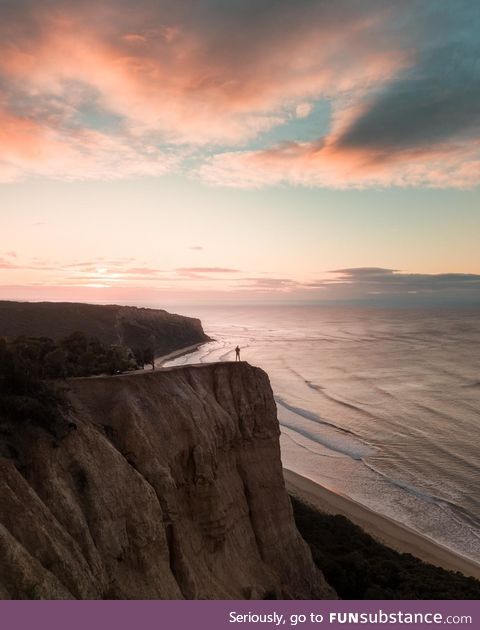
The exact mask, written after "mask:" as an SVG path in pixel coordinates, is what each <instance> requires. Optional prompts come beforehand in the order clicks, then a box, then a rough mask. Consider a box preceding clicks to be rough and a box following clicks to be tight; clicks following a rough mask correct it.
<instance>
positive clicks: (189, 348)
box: [155, 339, 211, 367]
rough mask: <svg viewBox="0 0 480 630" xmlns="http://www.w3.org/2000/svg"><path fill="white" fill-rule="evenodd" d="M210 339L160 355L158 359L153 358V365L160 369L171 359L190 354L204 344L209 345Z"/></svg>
mask: <svg viewBox="0 0 480 630" xmlns="http://www.w3.org/2000/svg"><path fill="white" fill-rule="evenodd" d="M210 341H211V339H210V340H208V341H200V342H199V343H194V344H192V345H191V346H185V348H179V349H178V350H174V351H173V352H169V353H168V354H164V355H161V356H159V357H155V365H157V361H158V367H162V366H163V365H164V364H165V363H166V362H167V361H171V360H172V359H178V357H182V356H183V355H184V354H190V353H191V352H195V350H198V348H200V347H201V346H203V345H204V344H206V343H210Z"/></svg>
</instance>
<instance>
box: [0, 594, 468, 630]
mask: <svg viewBox="0 0 480 630" xmlns="http://www.w3.org/2000/svg"><path fill="white" fill-rule="evenodd" d="M379 611H383V613H384V615H385V614H387V615H388V614H389V613H390V614H391V613H395V614H398V613H399V612H400V613H401V614H402V615H406V614H408V613H410V614H415V613H423V614H424V615H425V614H427V613H430V615H431V616H430V617H429V619H430V620H431V621H430V623H405V622H403V623H401V622H399V621H397V622H396V623H392V622H390V621H384V622H382V623H370V622H368V621H367V622H365V621H364V622H362V623H339V622H338V620H337V621H330V613H348V612H350V613H358V614H360V613H372V614H375V613H379ZM231 612H235V613H236V614H237V615H240V614H248V613H252V614H255V615H260V614H273V613H277V615H283V616H284V620H285V621H284V623H280V625H275V623H273V622H270V623H247V622H245V623H239V622H235V623H233V622H232V621H230V613H231ZM310 613H313V614H317V615H322V616H323V622H321V623H312V622H311V621H310ZM301 614H303V615H305V616H306V618H307V619H306V621H305V622H301V621H300V622H299V623H297V624H296V625H292V624H291V623H290V616H291V615H301ZM434 614H436V615H441V616H442V617H441V620H440V617H437V618H436V619H437V621H436V622H433V617H432V615H434ZM452 616H453V617H459V618H460V617H469V618H470V619H458V622H457V623H452V621H455V620H451V619H450V623H449V621H448V620H447V617H452ZM337 619H338V617H337ZM397 619H398V617H397ZM384 620H385V617H384ZM439 620H440V621H439ZM439 625H449V626H450V627H456V628H467V627H468V628H470V629H471V630H478V628H480V601H373V600H372V601H322V600H319V601H243V600H242V601H236V600H225V601H38V602H37V601H1V602H0V630H96V629H97V628H98V629H99V630H100V629H101V630H106V629H110V628H113V629H115V630H137V629H141V630H163V629H166V630H170V629H172V630H190V629H195V628H199V629H201V630H203V629H205V630H207V629H208V630H226V629H229V630H238V629H240V630H241V629H244V628H245V629H246V628H248V629H251V628H257V629H274V628H283V629H284V630H290V628H297V629H299V628H300V629H301V628H394V627H395V628H399V627H402V628H405V627H409V628H415V629H421V630H422V629H427V628H430V629H431V628H435V627H438V626H439Z"/></svg>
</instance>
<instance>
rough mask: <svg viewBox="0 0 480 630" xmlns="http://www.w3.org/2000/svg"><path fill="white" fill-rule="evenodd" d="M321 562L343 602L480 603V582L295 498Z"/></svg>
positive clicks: (307, 536) (300, 518)
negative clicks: (395, 547) (401, 550)
mask: <svg viewBox="0 0 480 630" xmlns="http://www.w3.org/2000/svg"><path fill="white" fill-rule="evenodd" d="M291 499H292V505H293V510H294V515H295V521H296V524H297V528H298V530H299V531H300V533H301V535H302V536H303V538H304V540H305V541H306V542H307V543H308V545H309V546H310V549H311V551H312V556H313V560H314V562H315V564H316V565H317V567H318V568H319V569H321V570H322V572H323V574H324V575H325V577H326V579H327V581H328V583H329V584H331V586H333V587H334V588H335V590H336V591H337V593H338V594H339V596H340V597H341V598H342V599H480V582H479V581H478V580H475V579H474V578H468V577H465V576H464V575H462V574H461V573H454V572H453V571H445V570H444V569H441V568H439V567H434V566H432V565H431V564H426V563H425V562H422V561H421V560H418V559H417V558H414V557H413V556H412V555H410V554H405V553H398V552H397V551H394V550H393V549H390V548H388V547H385V546H384V545H382V544H380V543H378V542H377V541H376V540H374V539H373V538H372V537H371V536H369V535H368V534H366V533H365V532H364V531H363V530H362V529H360V528H359V527H357V526H356V525H354V524H353V523H351V522H350V521H349V520H348V519H346V518H345V517H344V516H340V515H336V516H332V515H329V514H324V513H322V512H319V511H317V510H315V509H313V508H312V507H311V506H309V505H306V504H305V503H302V502H301V501H299V500H298V499H296V498H294V497H291Z"/></svg>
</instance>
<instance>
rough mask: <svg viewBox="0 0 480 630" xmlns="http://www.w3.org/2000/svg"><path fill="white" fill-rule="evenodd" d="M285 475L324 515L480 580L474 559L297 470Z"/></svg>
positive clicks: (292, 489)
mask: <svg viewBox="0 0 480 630" xmlns="http://www.w3.org/2000/svg"><path fill="white" fill-rule="evenodd" d="M283 475H284V479H285V485H286V488H287V491H288V493H289V494H292V495H294V496H295V497H297V498H298V499H300V500H303V501H304V502H306V503H309V504H310V505H311V506H312V507H314V508H315V509H318V510H319V511H321V512H325V513H327V514H341V515H342V516H345V517H346V518H348V520H350V521H351V522H352V523H354V524H355V525H358V527H360V528H361V529H362V530H363V531H364V532H366V533H367V534H369V535H370V536H372V538H374V539H375V540H377V541H378V542H380V543H382V544H383V545H385V546H386V547H390V548H391V549H394V550H395V551H398V552H400V553H409V554H411V555H412V556H415V557H416V558H419V559H420V560H423V561H424V562H427V563H428V564H432V565H434V566H437V567H441V568H443V569H447V570H449V571H459V572H460V573H463V575H466V576H470V577H474V578H476V579H477V580H480V564H478V563H476V562H475V561H474V560H470V559H469V558H466V557H464V556H461V555H460V554H458V553H456V552H455V551H452V550H451V549H449V548H448V547H445V546H444V545H442V544H440V543H437V542H435V541H434V540H432V539H430V538H428V537H426V536H424V535H422V534H419V533H418V532H416V531H415V530H413V529H411V528H410V527H408V526H407V525H403V524H401V523H398V522H397V521H394V520H393V519H391V518H389V517H388V516H383V515H381V514H378V513H377V512H374V511H373V510H371V509H370V508H368V507H365V506H363V505H361V504H360V503H358V502H357V501H354V500H353V499H350V498H348V497H346V496H344V495H340V494H336V493H335V492H333V491H332V490H328V489H327V488H325V487H324V486H321V485H319V484H318V483H317V482H315V481H312V480H311V479H309V478H308V477H303V476H302V475H300V474H298V473H296V472H294V471H293V470H289V469H288V468H283Z"/></svg>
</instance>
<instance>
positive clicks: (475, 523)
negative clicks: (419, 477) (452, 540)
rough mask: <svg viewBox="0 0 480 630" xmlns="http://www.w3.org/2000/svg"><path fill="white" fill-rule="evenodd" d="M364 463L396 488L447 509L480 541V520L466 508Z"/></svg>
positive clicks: (364, 462)
mask: <svg viewBox="0 0 480 630" xmlns="http://www.w3.org/2000/svg"><path fill="white" fill-rule="evenodd" d="M362 462H363V464H364V465H365V466H366V467H367V468H368V469H369V470H371V471H372V472H374V473H375V474H377V475H379V476H380V477H382V478H383V479H385V480H386V481H388V483H390V484H392V485H394V486H395V487H397V488H400V489H402V490H404V491H406V492H408V493H409V494H411V495H413V496H415V497H417V498H419V499H422V500H424V501H427V502H428V503H434V504H435V505H437V506H438V507H440V508H442V509H445V508H447V509H448V511H449V513H450V515H452V516H453V517H454V518H455V520H456V521H457V522H459V523H460V524H462V525H466V526H467V527H468V529H469V530H470V531H471V533H472V534H473V535H474V536H475V537H476V538H477V539H478V540H480V519H478V518H477V517H475V516H474V515H473V514H471V513H470V512H469V511H468V510H466V509H465V508H464V507H462V506H460V505H458V504H457V503H455V502H454V501H450V500H449V499H445V498H443V497H439V496H437V495H435V494H432V493H429V492H427V491H426V490H421V489H420V488H417V487H416V486H413V485H411V484H409V483H407V482H405V481H401V480H399V479H394V478H393V477H390V476H389V475H387V474H386V473H384V472H382V471H381V470H379V469H378V468H376V467H375V466H373V465H372V464H370V463H368V462H366V461H365V460H362Z"/></svg>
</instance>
